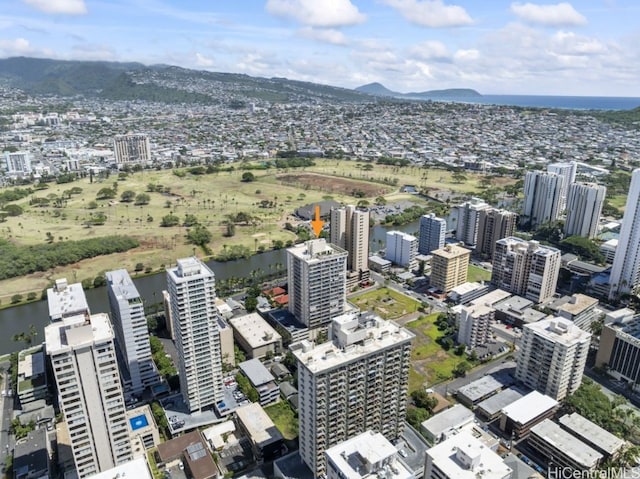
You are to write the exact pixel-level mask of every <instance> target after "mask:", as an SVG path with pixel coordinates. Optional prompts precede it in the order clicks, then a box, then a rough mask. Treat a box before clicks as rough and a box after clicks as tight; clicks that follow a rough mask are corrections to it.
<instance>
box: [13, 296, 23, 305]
mask: <svg viewBox="0 0 640 479" xmlns="http://www.w3.org/2000/svg"><path fill="white" fill-rule="evenodd" d="M20 301H22V295H21V294H14V295H13V296H11V304H18V303H19V302H20Z"/></svg>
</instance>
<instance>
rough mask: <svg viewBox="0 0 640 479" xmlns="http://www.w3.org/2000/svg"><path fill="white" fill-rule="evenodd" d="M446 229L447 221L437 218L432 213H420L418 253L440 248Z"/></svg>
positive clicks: (429, 252) (442, 244)
mask: <svg viewBox="0 0 640 479" xmlns="http://www.w3.org/2000/svg"><path fill="white" fill-rule="evenodd" d="M446 231H447V222H446V221H445V220H444V219H442V218H438V217H437V216H436V215H434V214H433V213H430V214H428V215H422V217H421V218H420V242H419V244H418V253H420V254H431V252H432V251H433V250H435V249H440V248H442V247H443V246H444V237H445V233H446Z"/></svg>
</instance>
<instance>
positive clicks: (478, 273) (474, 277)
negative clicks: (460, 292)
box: [467, 264, 491, 282]
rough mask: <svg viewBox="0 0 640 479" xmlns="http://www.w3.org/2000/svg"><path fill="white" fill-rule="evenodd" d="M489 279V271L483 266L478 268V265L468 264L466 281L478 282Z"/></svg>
mask: <svg viewBox="0 0 640 479" xmlns="http://www.w3.org/2000/svg"><path fill="white" fill-rule="evenodd" d="M490 280H491V271H487V270H486V269H484V268H480V267H479V266H475V265H473V264H470V265H469V269H468V270H467V281H469V282H480V281H490Z"/></svg>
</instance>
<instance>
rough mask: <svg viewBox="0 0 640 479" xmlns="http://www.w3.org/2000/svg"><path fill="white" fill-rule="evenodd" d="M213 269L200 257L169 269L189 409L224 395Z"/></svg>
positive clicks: (200, 407)
mask: <svg viewBox="0 0 640 479" xmlns="http://www.w3.org/2000/svg"><path fill="white" fill-rule="evenodd" d="M215 287H216V283H215V276H214V274H213V271H211V270H210V269H209V267H208V266H207V265H206V264H204V263H203V262H202V261H200V260H198V259H197V258H195V257H193V258H184V259H179V260H178V264H177V266H176V267H174V268H170V269H168V270H167V288H168V290H169V296H170V301H169V304H170V307H171V318H172V322H173V333H174V341H175V344H176V349H177V350H178V358H179V361H178V368H179V371H180V392H181V393H182V398H183V400H184V402H185V404H186V405H187V407H188V408H189V411H191V412H195V411H201V410H203V409H205V408H207V407H210V406H213V405H214V404H216V403H217V402H219V401H220V400H221V399H222V397H223V385H222V354H221V350H220V330H219V324H218V321H219V318H218V312H217V309H216V306H215V300H216V291H215Z"/></svg>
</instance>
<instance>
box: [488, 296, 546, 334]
mask: <svg viewBox="0 0 640 479" xmlns="http://www.w3.org/2000/svg"><path fill="white" fill-rule="evenodd" d="M493 307H494V309H495V311H496V313H495V318H496V321H500V322H503V323H506V324H510V325H512V326H514V327H516V328H521V327H523V326H524V325H525V324H530V323H535V322H537V321H540V320H541V319H544V318H546V317H547V314H546V313H543V312H542V311H538V310H537V309H534V308H533V301H529V300H528V299H526V298H523V297H522V296H511V297H509V298H506V299H504V300H502V301H500V302H498V303H496V304H495V305H494V306H493Z"/></svg>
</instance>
